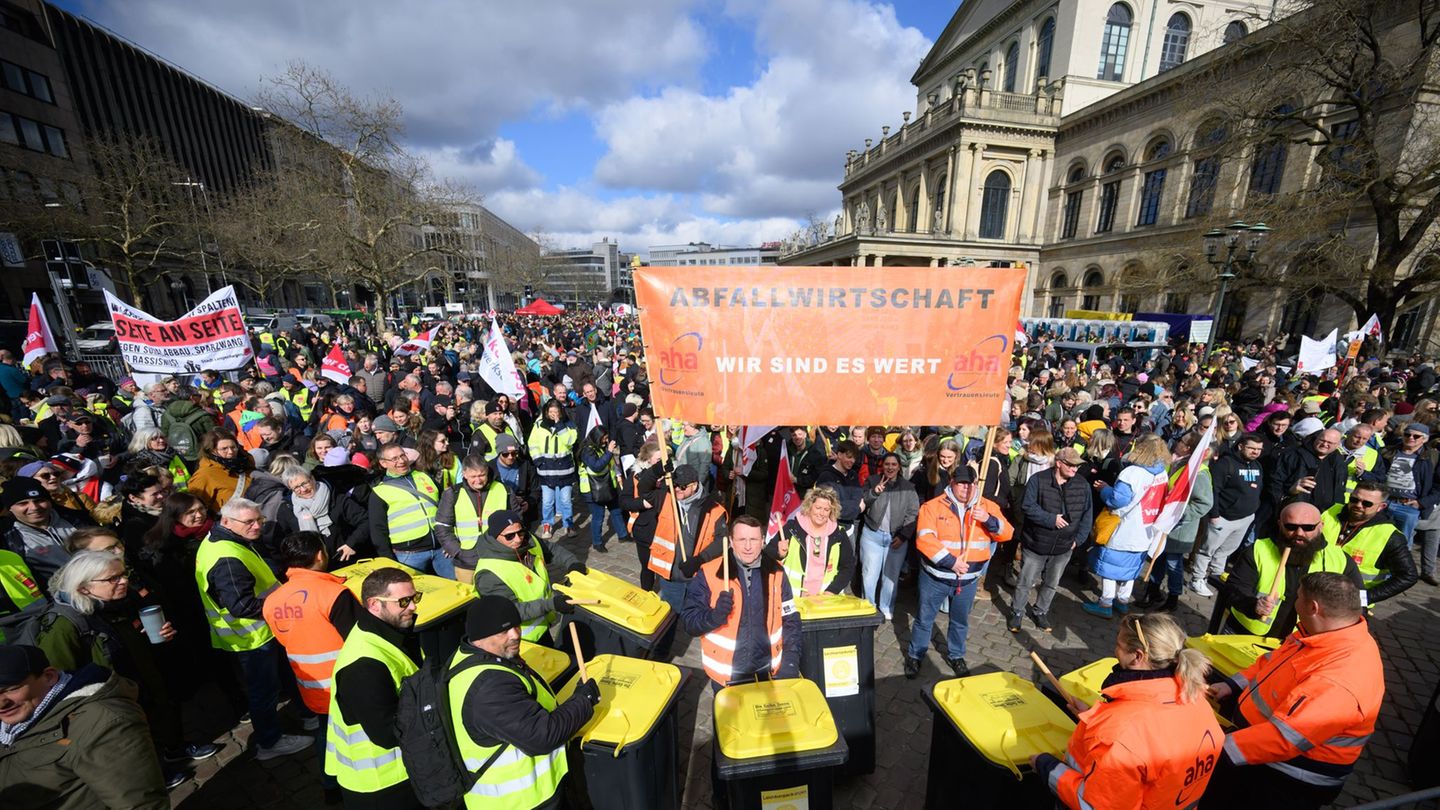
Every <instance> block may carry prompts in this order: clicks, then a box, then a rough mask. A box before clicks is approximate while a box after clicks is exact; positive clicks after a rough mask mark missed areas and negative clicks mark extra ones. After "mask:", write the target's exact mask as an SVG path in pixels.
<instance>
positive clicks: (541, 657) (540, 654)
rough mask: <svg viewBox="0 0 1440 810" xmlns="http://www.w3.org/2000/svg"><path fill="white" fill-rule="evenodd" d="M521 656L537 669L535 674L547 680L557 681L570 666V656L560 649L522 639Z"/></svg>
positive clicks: (550, 682) (550, 681)
mask: <svg viewBox="0 0 1440 810" xmlns="http://www.w3.org/2000/svg"><path fill="white" fill-rule="evenodd" d="M520 657H521V658H522V659H524V661H525V664H526V666H528V667H530V668H531V669H533V670H535V674H536V675H539V676H540V677H542V678H544V679H545V682H546V683H548V684H551V685H552V686H553V685H554V683H555V679H556V678H558V677H560V676H561V675H564V674H565V670H567V669H569V668H570V656H569V655H566V654H565V653H563V652H561V651H560V650H552V649H550V648H549V647H546V646H543V645H540V644H535V643H532V642H529V641H525V640H524V639H521V641H520Z"/></svg>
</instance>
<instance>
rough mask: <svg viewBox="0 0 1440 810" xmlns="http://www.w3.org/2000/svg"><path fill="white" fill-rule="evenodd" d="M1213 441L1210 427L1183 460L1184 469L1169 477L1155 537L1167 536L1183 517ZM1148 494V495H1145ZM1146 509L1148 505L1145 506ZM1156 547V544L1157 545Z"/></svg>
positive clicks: (1159, 511) (1155, 528) (1156, 522)
mask: <svg viewBox="0 0 1440 810" xmlns="http://www.w3.org/2000/svg"><path fill="white" fill-rule="evenodd" d="M1214 439H1215V425H1213V424H1212V425H1210V427H1209V428H1208V429H1206V431H1205V434H1204V435H1203V436H1201V437H1200V443H1199V444H1197V445H1195V449H1194V451H1192V452H1191V453H1190V458H1188V459H1186V460H1185V467H1184V469H1182V470H1178V471H1176V472H1175V474H1174V475H1172V476H1171V479H1170V483H1169V487H1168V488H1167V489H1166V491H1165V500H1164V501H1163V503H1161V504H1160V505H1159V509H1158V510H1157V514H1156V517H1155V522H1154V525H1153V529H1152V531H1153V533H1154V534H1155V536H1156V537H1159V536H1160V535H1164V534H1169V533H1170V530H1171V529H1174V528H1175V524H1177V523H1179V522H1180V518H1181V517H1183V516H1184V515H1185V506H1186V505H1187V504H1189V503H1190V493H1191V491H1192V490H1193V489H1194V487H1195V479H1196V478H1197V477H1199V475H1200V468H1201V467H1202V466H1203V465H1204V464H1205V462H1206V461H1207V456H1208V455H1209V453H1210V443H1211V442H1212V441H1214ZM1147 494H1148V493H1147ZM1146 506H1147V508H1148V506H1149V505H1148V504H1147V505H1146ZM1157 545H1158V544H1157Z"/></svg>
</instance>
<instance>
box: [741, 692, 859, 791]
mask: <svg viewBox="0 0 1440 810" xmlns="http://www.w3.org/2000/svg"><path fill="white" fill-rule="evenodd" d="M714 726H715V775H716V776H717V777H718V778H719V781H718V782H717V783H716V785H715V794H716V806H717V807H723V806H725V805H726V804H728V806H729V808H730V810H762V808H764V809H765V810H771V808H781V807H808V808H809V810H827V809H828V808H830V807H832V806H833V783H834V773H835V769H836V768H838V767H839V766H841V765H843V764H845V760H846V758H847V756H848V753H849V752H848V749H847V748H846V746H845V738H844V737H842V736H840V730H839V729H838V728H837V727H836V726H835V718H834V716H833V715H832V714H831V712H830V706H829V704H828V703H826V702H825V696H824V695H823V694H821V692H820V687H818V686H816V685H815V683H814V682H813V681H809V680H806V679H804V678H787V679H784V680H779V681H761V682H759V683H747V684H741V685H739V686H729V687H726V688H724V689H721V690H720V691H719V692H717V693H716V694H715V723H714Z"/></svg>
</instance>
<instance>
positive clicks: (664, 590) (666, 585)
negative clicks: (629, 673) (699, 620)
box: [655, 563, 690, 661]
mask: <svg viewBox="0 0 1440 810" xmlns="http://www.w3.org/2000/svg"><path fill="white" fill-rule="evenodd" d="M676 564H677V565H678V564H679V563H676ZM656 582H657V584H659V586H660V598H661V599H662V600H664V602H665V604H667V605H669V606H670V609H671V610H673V611H675V623H674V624H672V625H670V630H669V631H668V632H666V633H665V635H664V636H662V637H661V638H660V640H659V641H658V642H656V643H655V660H656V661H664V660H665V659H667V658H669V657H670V647H671V646H672V645H673V644H674V643H675V631H676V628H678V627H679V626H680V621H681V619H680V614H681V612H682V611H683V610H684V609H685V592H686V591H687V590H689V589H690V583H689V582H688V581H687V582H671V581H670V580H668V579H659V578H658V577H657V578H656Z"/></svg>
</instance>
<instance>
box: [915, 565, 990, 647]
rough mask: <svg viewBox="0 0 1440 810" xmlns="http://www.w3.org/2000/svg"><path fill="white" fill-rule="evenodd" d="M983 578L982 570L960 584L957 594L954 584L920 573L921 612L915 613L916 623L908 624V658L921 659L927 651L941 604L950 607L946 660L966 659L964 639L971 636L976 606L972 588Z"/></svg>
mask: <svg viewBox="0 0 1440 810" xmlns="http://www.w3.org/2000/svg"><path fill="white" fill-rule="evenodd" d="M984 578H985V572H984V570H983V569H982V570H981V571H980V573H979V575H978V576H971V577H970V579H968V580H966V581H965V582H964V583H962V584H961V587H960V591H959V593H956V591H955V586H956V583H954V582H947V581H946V580H943V579H936V578H935V577H933V576H931V575H930V574H929V572H927V571H924V570H922V571H921V572H920V610H919V612H917V613H916V614H915V623H914V624H912V625H910V657H911V658H921V657H923V656H924V655H925V651H926V650H928V649H930V631H931V630H933V629H934V627H935V614H937V613H939V612H940V603H941V602H947V601H948V602H949V604H950V629H949V630H947V631H946V632H945V645H946V647H947V648H948V653H947V654H946V657H947V658H964V657H965V637H966V636H968V635H969V634H970V608H971V606H972V605H974V604H975V589H976V587H977V586H979V584H980V580H982V579H984Z"/></svg>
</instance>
